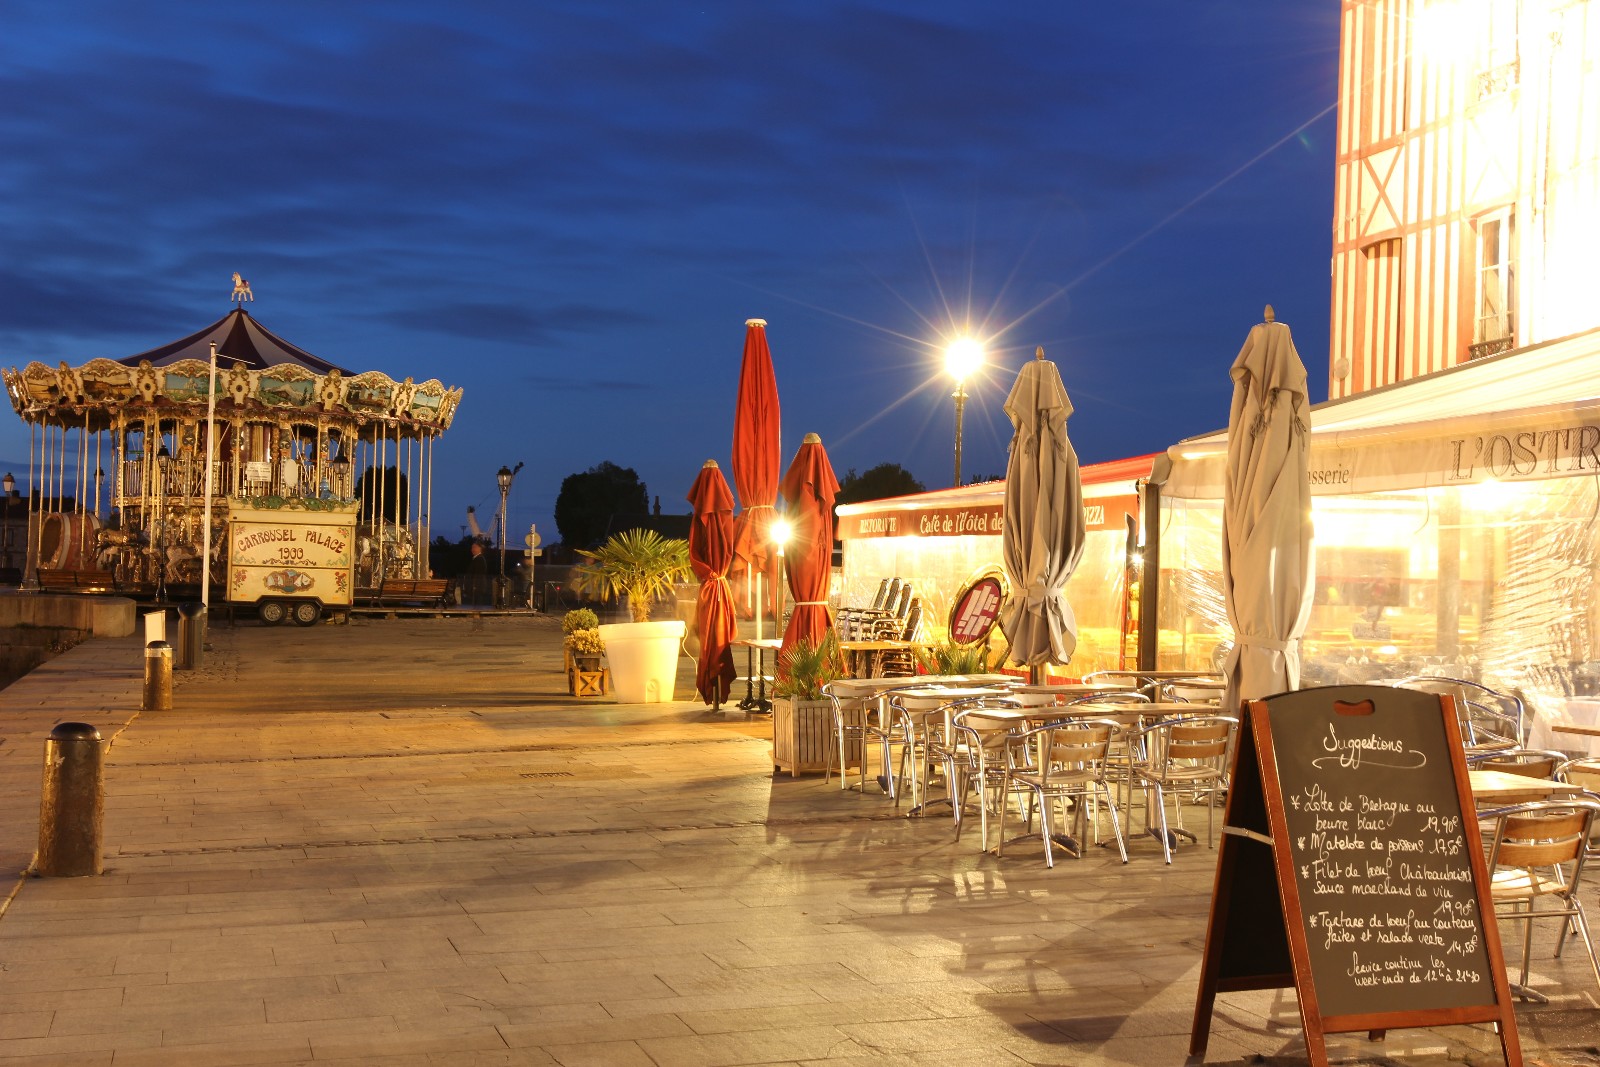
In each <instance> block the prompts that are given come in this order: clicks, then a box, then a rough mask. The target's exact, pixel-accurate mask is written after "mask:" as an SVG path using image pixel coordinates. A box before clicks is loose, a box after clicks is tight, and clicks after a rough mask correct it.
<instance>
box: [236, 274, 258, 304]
mask: <svg viewBox="0 0 1600 1067" xmlns="http://www.w3.org/2000/svg"><path fill="white" fill-rule="evenodd" d="M255 298H256V294H254V293H252V292H251V291H250V282H249V281H248V280H247V279H245V278H241V277H240V276H239V272H238V271H234V272H233V297H232V299H233V300H237V301H238V302H239V303H241V304H242V303H244V302H245V301H246V300H254V299H255Z"/></svg>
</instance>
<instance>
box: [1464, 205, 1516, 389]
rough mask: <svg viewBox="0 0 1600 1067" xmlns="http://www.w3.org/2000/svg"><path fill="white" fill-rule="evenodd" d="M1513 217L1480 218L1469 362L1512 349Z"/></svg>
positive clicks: (1497, 214)
mask: <svg viewBox="0 0 1600 1067" xmlns="http://www.w3.org/2000/svg"><path fill="white" fill-rule="evenodd" d="M1515 219H1516V216H1515V215H1514V214H1513V213H1512V211H1511V209H1510V208H1506V209H1504V210H1502V211H1497V212H1495V213H1493V214H1491V215H1484V216H1481V217H1480V218H1479V219H1478V220H1477V223H1476V225H1475V228H1476V230H1477V233H1478V299H1477V302H1476V307H1477V324H1476V326H1475V327H1474V329H1473V335H1472V342H1473V343H1472V349H1471V355H1472V358H1474V359H1476V358H1478V357H1480V356H1489V355H1493V354H1494V353H1496V352H1504V351H1506V350H1507V349H1509V348H1512V347H1514V344H1515V337H1516V329H1517V276H1516V227H1515Z"/></svg>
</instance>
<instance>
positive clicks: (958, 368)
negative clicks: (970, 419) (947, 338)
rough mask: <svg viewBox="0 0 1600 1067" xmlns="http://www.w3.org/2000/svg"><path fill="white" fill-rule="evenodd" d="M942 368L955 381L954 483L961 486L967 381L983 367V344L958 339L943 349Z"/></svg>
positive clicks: (972, 339) (972, 340)
mask: <svg viewBox="0 0 1600 1067" xmlns="http://www.w3.org/2000/svg"><path fill="white" fill-rule="evenodd" d="M944 366H945V369H946V370H947V371H949V372H950V376H951V377H952V378H954V379H955V380H956V391H955V392H953V393H951V394H950V396H951V397H952V398H953V399H954V400H955V402H956V481H955V484H956V485H957V486H959V485H960V484H961V420H962V416H963V415H964V414H965V413H966V409H967V379H968V378H969V377H971V376H972V374H973V372H974V371H976V370H977V369H978V368H979V367H981V366H983V342H982V341H979V340H978V339H977V338H975V337H958V338H956V339H955V340H954V341H952V342H951V343H950V346H949V347H948V348H946V349H945V353H944Z"/></svg>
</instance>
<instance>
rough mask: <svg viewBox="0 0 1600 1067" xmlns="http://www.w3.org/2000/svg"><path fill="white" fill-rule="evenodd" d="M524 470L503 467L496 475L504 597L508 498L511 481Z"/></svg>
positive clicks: (517, 466)
mask: <svg viewBox="0 0 1600 1067" xmlns="http://www.w3.org/2000/svg"><path fill="white" fill-rule="evenodd" d="M521 469H522V464H521V463H518V464H517V465H516V466H515V467H501V468H500V470H499V471H498V472H497V473H496V474H495V476H494V480H495V481H496V482H498V483H499V484H500V593H501V595H504V593H505V586H506V498H507V497H509V496H510V495H511V480H512V479H513V478H515V477H516V476H517V471H519V470H521Z"/></svg>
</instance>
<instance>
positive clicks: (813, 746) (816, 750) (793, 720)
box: [772, 633, 861, 777]
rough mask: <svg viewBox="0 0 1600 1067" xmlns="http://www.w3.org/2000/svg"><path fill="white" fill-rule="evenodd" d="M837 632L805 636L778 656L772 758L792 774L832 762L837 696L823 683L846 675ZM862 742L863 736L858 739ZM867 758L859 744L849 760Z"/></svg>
mask: <svg viewBox="0 0 1600 1067" xmlns="http://www.w3.org/2000/svg"><path fill="white" fill-rule="evenodd" d="M843 673H844V672H843V671H842V670H841V669H840V657H839V646H838V643H837V642H836V641H835V640H834V638H833V634H831V633H830V634H828V636H827V637H825V638H823V640H821V641H820V642H818V641H806V640H801V641H797V642H795V643H794V644H793V645H790V646H789V647H788V648H786V649H784V650H783V652H782V653H781V654H780V655H779V656H778V676H777V680H776V681H775V682H774V684H773V687H772V692H773V696H774V700H773V702H772V763H773V766H774V767H776V768H777V769H779V770H787V771H788V772H789V775H790V776H791V777H797V776H798V775H799V774H800V772H801V771H821V770H826V769H827V767H828V759H829V750H830V749H831V748H832V744H831V743H830V742H831V740H832V739H833V737H834V723H833V702H832V701H830V700H829V699H828V698H827V697H826V696H824V695H823V693H822V687H823V686H825V685H827V684H828V683H829V682H831V681H833V680H834V679H835V678H839V677H841V676H842V675H843ZM856 744H857V746H859V744H860V742H859V740H856ZM860 758H861V753H860V751H859V747H858V748H857V750H856V751H855V752H850V753H846V762H852V761H853V760H858V759H860Z"/></svg>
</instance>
